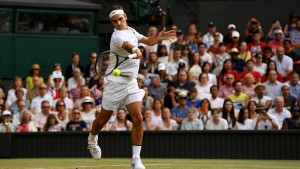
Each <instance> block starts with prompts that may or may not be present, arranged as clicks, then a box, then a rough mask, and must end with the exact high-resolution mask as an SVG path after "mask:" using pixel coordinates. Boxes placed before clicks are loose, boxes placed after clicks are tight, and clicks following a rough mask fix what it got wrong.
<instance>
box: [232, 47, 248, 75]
mask: <svg viewBox="0 0 300 169" xmlns="http://www.w3.org/2000/svg"><path fill="white" fill-rule="evenodd" d="M238 55H239V51H238V49H237V48H232V49H231V50H230V56H231V61H232V66H233V70H236V71H237V72H238V73H241V72H242V71H244V69H245V67H246V62H245V61H244V60H243V59H239V58H238Z"/></svg>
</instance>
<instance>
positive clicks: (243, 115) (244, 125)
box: [233, 108, 253, 130]
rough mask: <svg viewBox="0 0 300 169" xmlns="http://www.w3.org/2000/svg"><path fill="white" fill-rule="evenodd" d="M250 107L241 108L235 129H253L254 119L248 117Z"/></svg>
mask: <svg viewBox="0 0 300 169" xmlns="http://www.w3.org/2000/svg"><path fill="white" fill-rule="evenodd" d="M248 116H249V114H248V109H246V108H242V109H240V112H239V116H238V119H237V121H236V124H235V126H234V128H233V129H235V130H253V127H252V123H253V121H252V119H248Z"/></svg>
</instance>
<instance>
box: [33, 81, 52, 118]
mask: <svg viewBox="0 0 300 169" xmlns="http://www.w3.org/2000/svg"><path fill="white" fill-rule="evenodd" d="M47 91H48V87H47V85H46V84H45V83H42V84H40V86H39V95H38V96H36V97H35V98H33V100H32V102H31V108H30V112H31V113H33V114H37V113H39V112H41V103H42V102H43V101H45V100H47V101H48V103H49V105H50V110H51V107H52V105H53V98H52V96H51V95H49V94H47Z"/></svg>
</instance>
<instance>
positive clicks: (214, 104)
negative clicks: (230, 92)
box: [209, 97, 224, 109]
mask: <svg viewBox="0 0 300 169" xmlns="http://www.w3.org/2000/svg"><path fill="white" fill-rule="evenodd" d="M209 102H210V106H211V108H212V109H213V108H217V109H219V108H222V107H223V104H224V99H223V98H220V97H217V98H215V99H213V98H211V99H209Z"/></svg>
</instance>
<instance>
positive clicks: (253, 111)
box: [247, 100, 266, 120]
mask: <svg viewBox="0 0 300 169" xmlns="http://www.w3.org/2000/svg"><path fill="white" fill-rule="evenodd" d="M257 106H258V105H257V103H256V102H255V101H253V100H250V101H249V103H248V105H247V110H248V115H249V116H248V118H249V119H251V120H254V119H255V120H256V119H257V117H258V114H257V111H261V110H265V109H266V106H265V105H264V104H263V103H262V102H259V106H260V107H257Z"/></svg>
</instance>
